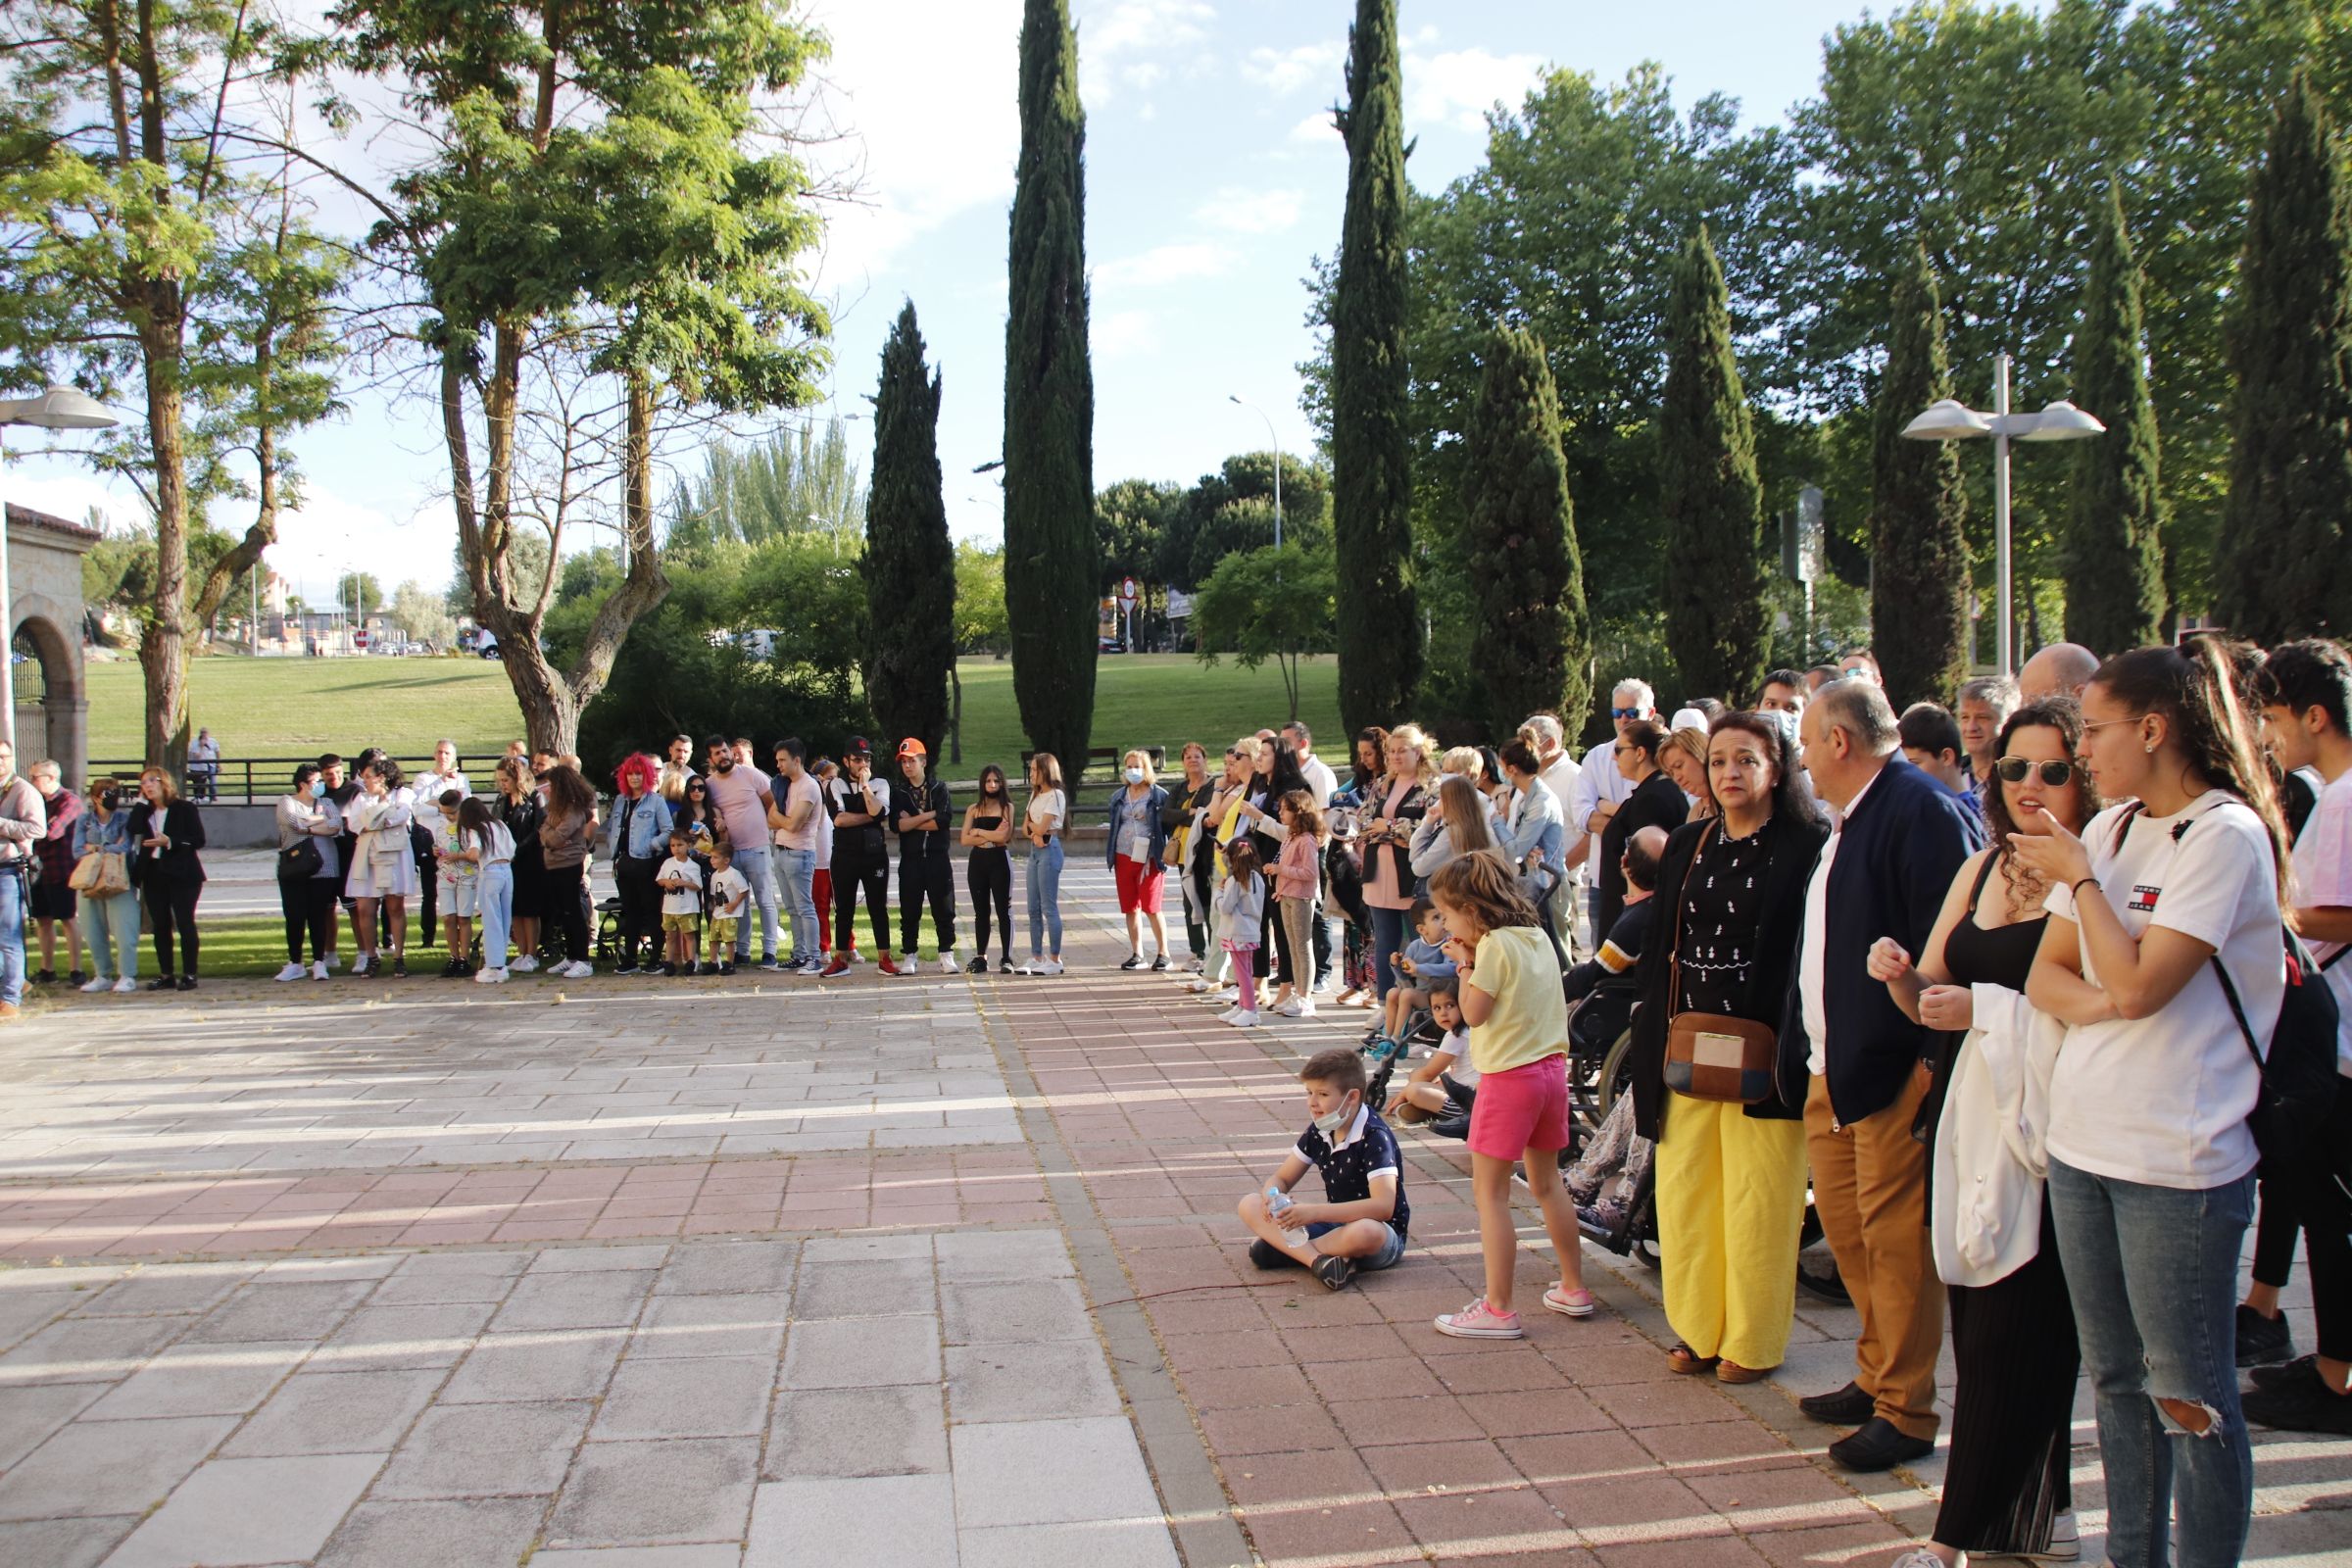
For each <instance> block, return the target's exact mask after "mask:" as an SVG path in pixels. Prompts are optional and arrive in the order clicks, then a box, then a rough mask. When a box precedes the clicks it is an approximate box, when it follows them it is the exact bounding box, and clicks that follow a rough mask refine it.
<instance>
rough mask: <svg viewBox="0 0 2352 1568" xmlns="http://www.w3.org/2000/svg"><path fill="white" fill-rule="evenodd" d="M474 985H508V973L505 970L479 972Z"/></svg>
mask: <svg viewBox="0 0 2352 1568" xmlns="http://www.w3.org/2000/svg"><path fill="white" fill-rule="evenodd" d="M473 983H474V984H475V985H477V986H503V985H505V984H506V983H507V971H506V970H504V969H482V970H479V971H477V972H476V973H475V974H474V977H473Z"/></svg>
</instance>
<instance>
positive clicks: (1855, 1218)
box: [1805, 1062, 1943, 1439]
mask: <svg viewBox="0 0 2352 1568" xmlns="http://www.w3.org/2000/svg"><path fill="white" fill-rule="evenodd" d="M1928 1081H1929V1073H1928V1068H1927V1065H1926V1063H1924V1062H1923V1063H1921V1065H1920V1067H1919V1070H1918V1072H1917V1073H1916V1074H1914V1075H1913V1077H1912V1080H1911V1083H1910V1084H1909V1086H1908V1087H1906V1088H1905V1089H1904V1091H1903V1092H1902V1094H1901V1095H1899V1096H1897V1097H1896V1099H1895V1102H1894V1103H1892V1104H1891V1105H1888V1106H1887V1107H1886V1108H1885V1109H1884V1110H1881V1111H1880V1112H1878V1114H1876V1115H1874V1116H1866V1117H1864V1118H1863V1119H1862V1120H1861V1121H1859V1122H1856V1123H1854V1124H1852V1125H1851V1126H1846V1127H1838V1128H1836V1129H1835V1130H1833V1128H1832V1123H1833V1121H1834V1120H1835V1117H1834V1115H1833V1113H1832V1112H1831V1110H1830V1085H1829V1080H1828V1079H1826V1078H1820V1077H1816V1078H1815V1079H1814V1080H1813V1083H1812V1086H1811V1088H1810V1089H1809V1090H1808V1091H1807V1092H1806V1095H1805V1148H1806V1152H1807V1153H1808V1155H1809V1156H1810V1157H1811V1159H1812V1162H1813V1204H1814V1207H1815V1209H1816V1210H1818V1211H1819V1213H1820V1215H1821V1228H1822V1230H1823V1231H1825V1232H1826V1233H1827V1234H1828V1236H1829V1239H1830V1250H1831V1251H1833V1252H1835V1253H1836V1254H1837V1257H1838V1278H1839V1279H1841V1280H1843V1281H1844V1282H1845V1289H1846V1293H1847V1294H1848V1295H1850V1296H1851V1297H1853V1299H1854V1309H1855V1311H1856V1312H1858V1313H1859V1314H1860V1315H1861V1318H1862V1338H1861V1339H1860V1340H1859V1341H1858V1342H1856V1344H1855V1346H1854V1381H1855V1383H1856V1384H1858V1385H1860V1387H1861V1388H1862V1390H1863V1392H1864V1393H1866V1394H1868V1395H1869V1396H1870V1397H1872V1398H1874V1399H1876V1400H1877V1401H1878V1413H1879V1414H1880V1415H1882V1416H1884V1417H1885V1418H1886V1419H1887V1421H1888V1422H1889V1423H1890V1424H1892V1425H1893V1427H1894V1428H1895V1430H1897V1431H1899V1432H1901V1433H1902V1434H1903V1435H1904V1436H1905V1437H1911V1438H1931V1439H1932V1438H1934V1437H1935V1436H1936V1425H1937V1417H1936V1352H1937V1351H1938V1350H1939V1349H1940V1348H1942V1345H1943V1282H1942V1281H1941V1280H1939V1279H1937V1278H1936V1260H1935V1258H1934V1256H1933V1255H1931V1253H1930V1251H1929V1250H1928V1151H1927V1148H1926V1146H1925V1145H1923V1144H1921V1143H1920V1142H1919V1141H1918V1140H1916V1139H1914V1138H1913V1137H1912V1136H1911V1120H1912V1117H1913V1116H1914V1115H1916V1114H1917V1113H1918V1111H1919V1102H1920V1099H1921V1097H1922V1096H1924V1095H1925V1094H1926V1093H1927V1092H1928Z"/></svg>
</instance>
